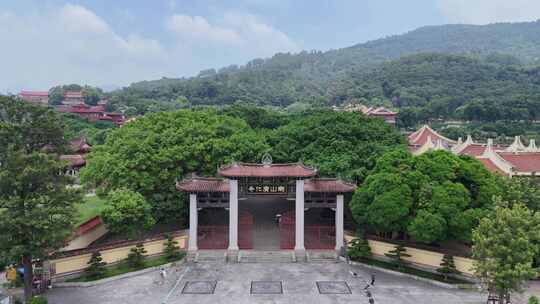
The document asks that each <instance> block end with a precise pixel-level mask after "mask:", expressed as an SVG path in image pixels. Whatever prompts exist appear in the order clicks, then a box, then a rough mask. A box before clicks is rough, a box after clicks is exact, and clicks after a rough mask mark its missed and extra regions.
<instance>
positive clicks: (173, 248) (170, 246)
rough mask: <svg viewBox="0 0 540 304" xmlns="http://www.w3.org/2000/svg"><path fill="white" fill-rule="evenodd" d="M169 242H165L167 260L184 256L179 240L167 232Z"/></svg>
mask: <svg viewBox="0 0 540 304" xmlns="http://www.w3.org/2000/svg"><path fill="white" fill-rule="evenodd" d="M166 237H167V242H166V243H165V250H164V252H165V258H166V259H167V261H175V260H178V259H180V257H182V253H181V252H180V247H178V246H177V244H178V242H177V241H175V240H174V238H173V236H172V235H170V234H167V236H166Z"/></svg>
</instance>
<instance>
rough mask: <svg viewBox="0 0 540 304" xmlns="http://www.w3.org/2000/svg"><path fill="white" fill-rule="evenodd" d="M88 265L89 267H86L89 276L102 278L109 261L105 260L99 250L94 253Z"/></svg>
mask: <svg viewBox="0 0 540 304" xmlns="http://www.w3.org/2000/svg"><path fill="white" fill-rule="evenodd" d="M88 265H89V266H88V268H86V275H87V276H88V277H89V278H100V277H102V276H103V275H104V274H105V271H106V270H105V265H107V263H105V262H103V258H102V257H101V253H99V251H98V252H94V253H92V257H91V258H90V261H88Z"/></svg>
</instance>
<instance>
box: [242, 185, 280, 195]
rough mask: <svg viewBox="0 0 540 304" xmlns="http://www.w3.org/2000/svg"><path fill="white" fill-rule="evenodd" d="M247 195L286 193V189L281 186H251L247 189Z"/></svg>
mask: <svg viewBox="0 0 540 304" xmlns="http://www.w3.org/2000/svg"><path fill="white" fill-rule="evenodd" d="M247 190H248V191H247V192H248V193H268V194H280V193H287V187H286V186H283V185H255V186H254V185H251V186H248V187H247Z"/></svg>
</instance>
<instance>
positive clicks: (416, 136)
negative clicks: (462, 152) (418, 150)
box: [409, 124, 456, 144]
mask: <svg viewBox="0 0 540 304" xmlns="http://www.w3.org/2000/svg"><path fill="white" fill-rule="evenodd" d="M426 131H427V132H430V133H431V134H433V135H434V136H435V137H437V138H440V139H442V140H444V141H446V142H448V143H449V144H456V141H455V140H453V139H450V138H448V137H445V136H443V135H441V134H439V133H438V132H437V131H435V130H433V129H432V128H431V127H430V126H428V125H427V124H426V125H423V126H422V127H421V128H420V129H419V130H417V131H416V132H413V133H411V134H410V135H409V142H411V141H412V142H414V143H416V141H417V140H418V139H419V138H420V137H422V134H423V133H424V132H426Z"/></svg>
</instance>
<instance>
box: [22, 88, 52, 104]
mask: <svg viewBox="0 0 540 304" xmlns="http://www.w3.org/2000/svg"><path fill="white" fill-rule="evenodd" d="M19 97H20V98H21V99H22V100H24V101H27V102H31V103H36V104H41V105H48V104H49V92H47V91H21V92H20V93H19Z"/></svg>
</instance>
